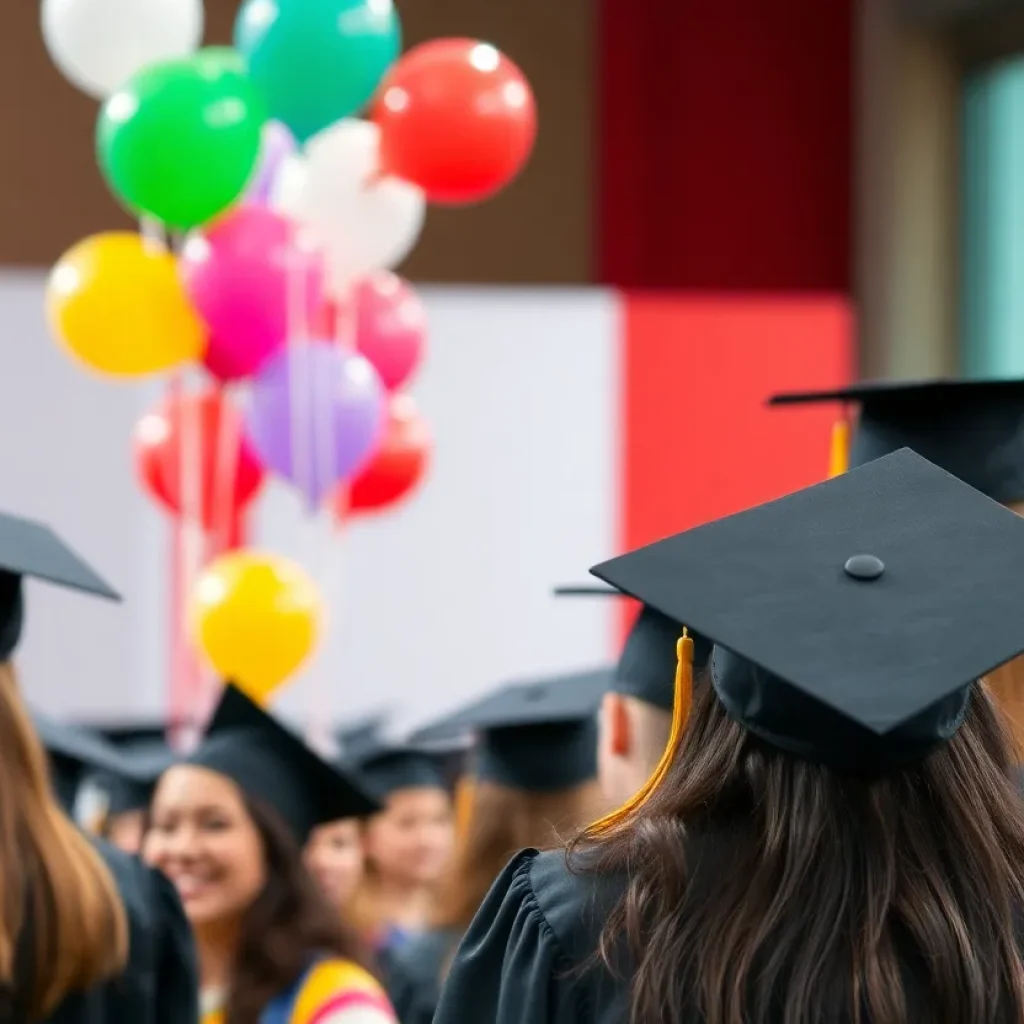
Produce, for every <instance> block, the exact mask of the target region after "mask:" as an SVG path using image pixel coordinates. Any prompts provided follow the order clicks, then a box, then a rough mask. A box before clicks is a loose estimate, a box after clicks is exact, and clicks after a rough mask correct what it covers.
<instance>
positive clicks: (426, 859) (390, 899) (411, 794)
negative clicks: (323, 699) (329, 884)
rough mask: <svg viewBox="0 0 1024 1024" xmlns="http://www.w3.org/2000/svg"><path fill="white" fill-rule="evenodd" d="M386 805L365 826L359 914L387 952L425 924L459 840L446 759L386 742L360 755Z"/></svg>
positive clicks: (357, 902)
mask: <svg viewBox="0 0 1024 1024" xmlns="http://www.w3.org/2000/svg"><path fill="white" fill-rule="evenodd" d="M356 765H357V767H358V770H359V773H360V775H361V777H362V778H363V779H364V780H365V782H366V785H367V786H368V787H369V788H370V790H371V791H372V792H373V793H374V794H375V795H376V796H378V797H379V798H380V800H381V802H382V804H383V809H382V810H381V811H380V813H378V814H375V815H373V817H371V818H370V819H369V820H368V821H367V823H366V825H365V828H364V850H365V855H366V860H365V871H364V876H363V880H362V883H361V884H360V886H359V888H358V890H357V892H356V894H355V897H354V899H353V904H352V913H353V918H354V920H355V921H356V922H358V924H359V925H360V927H361V929H362V930H363V932H364V933H365V934H366V935H367V936H368V937H369V938H370V941H371V942H372V944H373V946H374V949H375V950H376V952H377V954H378V956H379V957H381V958H382V959H384V960H386V959H387V957H388V956H389V955H390V954H391V952H392V951H393V950H394V949H396V948H397V947H398V946H400V945H401V944H402V943H403V942H405V941H406V940H407V939H408V938H409V936H410V935H415V934H417V933H419V932H421V931H423V929H424V928H426V927H427V924H428V922H429V919H430V912H431V908H432V907H433V901H434V898H435V895H436V892H437V886H438V883H439V882H440V880H441V878H442V876H443V874H444V871H445V869H446V868H447V866H448V862H449V859H450V857H451V853H452V846H453V843H454V836H455V829H454V816H453V809H452V794H451V789H450V787H449V784H448V780H447V779H446V777H445V770H444V759H443V758H442V757H440V756H439V755H437V754H434V753H432V752H428V751H425V750H421V749H418V748H417V747H415V746H409V745H404V744H395V743H389V742H386V741H381V742H378V743H377V745H376V746H375V747H373V748H371V749H367V750H364V751H363V754H362V756H361V757H360V758H359V759H358V760H357V762H356Z"/></svg>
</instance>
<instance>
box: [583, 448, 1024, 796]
mask: <svg viewBox="0 0 1024 1024" xmlns="http://www.w3.org/2000/svg"><path fill="white" fill-rule="evenodd" d="M1022 565H1024V519H1022V518H1020V517H1018V516H1016V515H1015V514H1014V513H1013V512H1011V511H1010V510H1009V509H1006V508H1003V507H1002V506H1001V505H999V504H997V503H996V502H994V501H992V500H990V499H989V498H987V497H985V496H984V495H982V494H980V493H979V492H978V491H976V490H974V489H973V488H971V487H969V486H967V485H966V484H965V483H963V482H962V481H961V480H959V479H958V478H956V477H954V476H952V475H951V474H949V473H947V472H946V471H945V470H943V469H940V468H939V467H937V466H935V465H933V464H932V463H930V462H928V461H927V460H925V459H923V458H921V457H920V456H919V455H917V454H915V453H914V452H912V451H910V450H909V449H902V450H900V451H898V452H896V453H894V454H892V455H888V456H884V457H882V458H880V459H878V460H876V461H874V462H871V463H868V464H867V465H865V466H862V467H860V468H858V469H854V470H852V471H850V472H848V473H845V474H843V475H842V476H838V477H835V478H834V479H832V480H829V481H827V482H825V483H821V484H818V485H816V486H814V487H809V488H807V489H805V490H802V491H798V492H796V493H795V494H791V495H789V496H788V497H785V498H781V499H779V500H778V501H773V502H770V503H768V504H766V505H761V506H759V507H757V508H754V509H751V510H749V511H746V512H741V513H739V514H737V515H733V516H729V517H727V518H725V519H720V520H718V521H716V522H713V523H708V524H706V525H704V526H700V527H697V528H696V529H693V530H689V531H687V532H685V533H681V534H678V535H677V536H674V537H670V538H668V539H666V540H663V541H659V542H658V543H656V544H651V545H649V546H648V547H644V548H641V549H639V550H638V551H634V552H632V553H631V554H627V555H623V556H621V557H619V558H614V559H612V560H611V561H608V562H605V563H603V564H601V565H598V566H596V567H595V568H593V569H592V570H591V571H592V572H593V573H594V575H595V576H597V577H598V578H600V579H602V580H604V581H605V582H606V583H609V584H611V585H613V586H615V587H617V588H619V589H621V590H623V591H624V592H626V593H627V594H630V595H632V596H634V597H636V598H637V599H638V600H642V601H644V602H645V603H647V604H649V605H651V606H652V607H654V608H656V609H658V610H659V611H661V612H662V613H663V614H666V615H668V616H669V617H671V618H673V619H675V620H677V621H683V622H687V623H690V622H692V623H693V624H694V626H695V628H696V629H698V630H699V631H700V632H701V633H702V634H703V635H705V636H708V637H710V638H711V639H712V640H713V641H714V642H715V644H716V647H715V649H714V653H713V656H712V661H711V672H710V675H711V681H712V684H713V686H714V688H715V691H716V693H717V695H718V698H719V700H721V702H722V704H723V705H724V707H725V709H726V711H727V712H728V713H729V714H730V715H731V716H732V717H733V718H734V719H736V720H737V721H738V722H740V723H741V724H742V725H744V726H745V727H746V728H747V729H748V730H750V731H751V732H752V733H754V734H756V735H757V736H759V737H761V738H762V739H763V740H765V741H766V742H768V743H770V744H772V745H774V746H776V747H779V748H781V749H783V750H786V751H788V752H790V753H792V754H794V755H796V756H798V757H801V758H804V759H806V760H811V761H819V762H822V763H825V764H828V765H830V766H831V767H832V768H834V769H835V770H837V771H840V772H843V773H848V774H857V775H865V776H872V775H876V774H881V773H884V772H885V771H888V770H891V769H893V768H895V767H898V766H899V765H901V764H905V763H908V762H910V761H913V760H915V759H918V758H921V757H923V756H925V755H926V754H927V753H929V752H930V751H931V750H933V749H935V748H936V747H937V746H939V745H941V744H942V743H944V742H945V741H946V740H948V739H949V738H950V737H951V736H952V735H953V734H954V733H955V732H956V730H957V729H958V728H959V726H960V724H961V722H962V720H963V716H964V713H965V711H966V707H967V701H968V697H969V693H970V689H971V686H972V684H973V683H974V682H975V680H977V679H978V678H979V677H981V676H983V675H984V674H985V673H986V672H988V671H990V670H991V669H993V668H995V667H996V666H998V665H1001V664H1003V663H1004V662H1006V661H1008V660H1010V659H1011V658H1014V657H1016V656H1017V655H1018V654H1020V653H1021V651H1022V650H1024V625H1022V623H1021V620H1020V609H1021V607H1024V573H1021V571H1020V567H1021V566H1022Z"/></svg>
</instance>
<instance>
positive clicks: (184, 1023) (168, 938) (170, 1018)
mask: <svg viewBox="0 0 1024 1024" xmlns="http://www.w3.org/2000/svg"><path fill="white" fill-rule="evenodd" d="M150 875H151V878H152V885H151V891H152V893H153V920H154V925H155V929H156V935H155V937H154V938H155V942H154V948H155V953H156V962H155V964H154V967H155V971H156V1002H157V1005H156V1015H155V1017H154V1020H155V1021H156V1024H198V1021H199V972H198V969H197V967H196V951H195V944H194V942H193V940H192V929H191V928H190V927H189V923H188V919H187V918H186V917H185V911H184V910H183V909H182V906H181V900H179V899H178V893H177V891H176V890H175V888H174V886H173V885H172V884H171V883H170V882H169V881H168V880H167V879H166V878H165V877H164V876H163V874H161V873H160V872H159V871H156V870H150Z"/></svg>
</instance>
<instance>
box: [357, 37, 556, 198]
mask: <svg viewBox="0 0 1024 1024" xmlns="http://www.w3.org/2000/svg"><path fill="white" fill-rule="evenodd" d="M373 116H374V120H375V121H376V122H377V124H378V125H379V126H380V130H381V138H380V167H381V171H382V172H383V173H385V174H393V175H396V176H397V177H399V178H404V179H405V180H406V181H410V182H412V183H413V184H414V185H418V186H419V187H420V188H422V189H423V190H424V191H425V192H426V193H427V198H429V199H431V200H433V201H434V202H436V203H471V202H475V201H476V200H479V199H485V198H487V197H488V196H490V195H493V194H494V193H495V192H497V191H498V190H499V189H501V188H503V187H504V186H505V185H507V184H508V183H509V182H510V181H511V180H512V179H513V178H514V177H515V176H516V175H517V174H518V173H519V171H520V170H521V169H522V167H523V165H524V164H525V163H526V161H527V159H528V157H529V155H530V151H531V150H532V149H533V142H534V139H535V138H536V136H537V106H536V103H535V101H534V98H533V91H532V90H531V89H530V83H529V82H528V81H527V80H526V76H525V75H524V74H523V73H522V71H520V70H519V68H518V67H516V65H515V64H513V63H512V61H510V60H509V59H508V57H506V56H505V55H504V54H502V53H500V52H499V51H498V50H496V49H495V48H494V47H493V46H490V45H489V44H487V43H480V42H477V41H476V40H474V39H435V40H434V41H433V42H429V43H423V44H421V45H420V46H415V47H413V49H411V50H410V51H409V52H408V53H407V54H406V55H405V56H404V57H402V58H401V60H399V61H398V63H397V64H395V66H394V67H393V68H392V69H391V72H390V73H389V74H388V76H387V77H386V78H385V80H384V83H383V86H382V88H381V91H380V93H379V99H378V101H377V104H376V108H375V110H374V115H373Z"/></svg>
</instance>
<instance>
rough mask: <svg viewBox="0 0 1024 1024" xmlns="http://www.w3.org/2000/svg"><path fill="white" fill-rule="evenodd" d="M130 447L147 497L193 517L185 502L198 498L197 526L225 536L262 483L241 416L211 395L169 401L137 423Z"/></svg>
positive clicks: (218, 396) (220, 397) (219, 397)
mask: <svg viewBox="0 0 1024 1024" xmlns="http://www.w3.org/2000/svg"><path fill="white" fill-rule="evenodd" d="M133 443H134V449H135V467H136V471H137V473H138V475H139V479H140V480H141V481H142V486H143V489H144V490H145V491H146V492H147V493H148V494H149V495H151V496H152V497H153V498H155V499H156V500H157V501H158V502H159V503H160V504H161V505H163V506H164V507H165V508H167V509H168V510H169V511H170V512H173V513H174V514H175V515H185V514H186V513H191V514H195V513H194V512H192V511H191V510H190V509H186V508H185V503H186V502H187V501H190V500H192V501H194V500H196V499H198V503H199V506H200V507H199V509H197V510H196V511H198V512H199V513H200V516H201V522H202V525H203V527H204V528H205V529H207V530H212V531H229V533H228V536H229V537H230V536H231V534H232V533H233V532H234V531H235V530H236V529H237V524H238V519H239V513H240V512H241V510H242V509H243V508H245V506H246V505H248V504H249V502H250V501H252V499H253V498H254V497H256V494H257V493H258V492H259V489H260V486H261V485H262V483H263V476H264V473H263V467H262V466H261V465H260V461H259V459H258V458H257V457H256V453H255V452H254V451H253V449H252V447H251V446H250V444H249V442H248V441H247V440H246V439H245V436H244V428H243V424H242V416H241V414H240V413H239V411H238V410H237V409H236V408H235V407H234V406H233V405H231V404H230V403H229V402H228V401H227V399H226V398H225V397H224V396H223V395H222V394H221V393H220V391H217V390H213V391H207V392H204V393H202V394H199V395H186V396H185V397H184V398H182V397H180V396H178V395H172V396H169V397H168V398H166V399H165V400H164V401H163V402H161V403H160V405H159V406H158V407H157V408H156V409H154V410H153V411H152V412H149V413H147V414H146V415H145V416H143V417H142V419H141V420H139V422H138V424H137V425H136V427H135V433H134V437H133ZM183 460H184V461H183ZM193 460H194V465H193V464H191V463H192V461H193ZM183 464H184V465H185V467H186V474H185V479H184V484H185V485H186V486H185V487H183V486H182V485H183V480H182V473H181V466H182V465H183ZM190 473H193V474H196V475H195V476H191V477H190V476H189V474H190ZM186 487H190V488H192V489H193V492H194V493H195V494H196V497H195V498H193V497H192V496H191V495H190V494H188V493H187V491H186Z"/></svg>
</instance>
